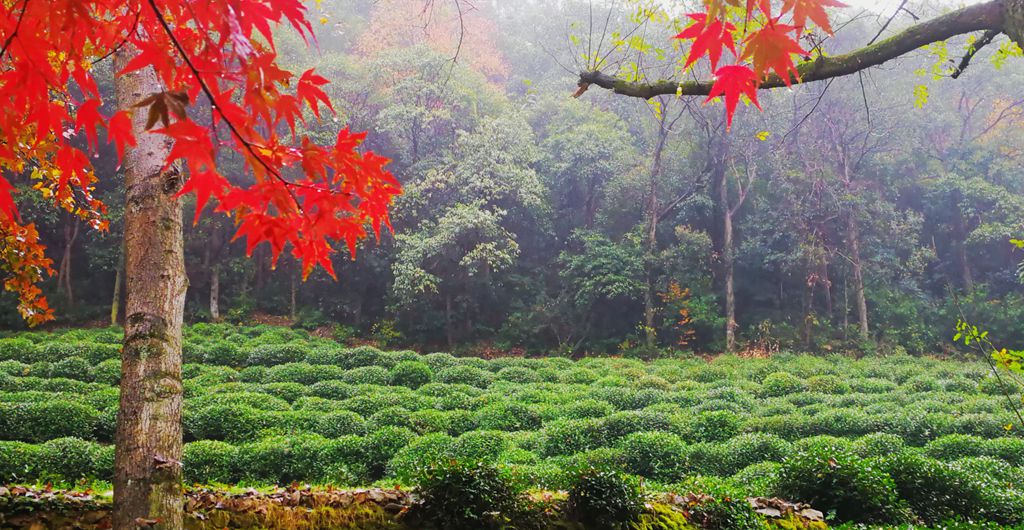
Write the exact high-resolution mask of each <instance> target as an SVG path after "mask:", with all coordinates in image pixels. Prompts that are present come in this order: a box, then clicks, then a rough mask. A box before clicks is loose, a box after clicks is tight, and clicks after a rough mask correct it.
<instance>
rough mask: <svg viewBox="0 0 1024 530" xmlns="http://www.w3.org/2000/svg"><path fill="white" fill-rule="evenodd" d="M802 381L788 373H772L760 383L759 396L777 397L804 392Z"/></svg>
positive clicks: (804, 387) (804, 386)
mask: <svg viewBox="0 0 1024 530" xmlns="http://www.w3.org/2000/svg"><path fill="white" fill-rule="evenodd" d="M806 388H807V387H806V385H804V381H803V380H802V379H800V378H799V377H797V376H795V375H793V374H791V373H789V372H774V373H771V374H768V375H767V376H765V378H764V380H763V381H762V382H761V391H760V394H761V395H762V396H764V397H779V396H786V395H789V394H795V393H797V392H803V391H804V390H806Z"/></svg>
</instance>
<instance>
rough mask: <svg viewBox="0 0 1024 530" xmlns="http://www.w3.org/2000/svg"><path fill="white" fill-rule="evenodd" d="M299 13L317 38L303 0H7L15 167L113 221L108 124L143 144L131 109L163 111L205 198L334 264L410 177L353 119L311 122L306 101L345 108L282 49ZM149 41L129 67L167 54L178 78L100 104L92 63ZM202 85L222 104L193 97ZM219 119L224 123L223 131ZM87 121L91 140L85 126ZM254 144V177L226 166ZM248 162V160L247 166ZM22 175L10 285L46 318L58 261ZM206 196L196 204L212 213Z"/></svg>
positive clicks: (4, 192) (253, 228)
mask: <svg viewBox="0 0 1024 530" xmlns="http://www.w3.org/2000/svg"><path fill="white" fill-rule="evenodd" d="M276 24H288V25H290V26H292V27H293V28H294V29H295V30H296V31H298V32H299V33H300V34H301V35H302V36H303V38H305V39H307V42H308V41H309V40H311V39H312V38H313V34H312V28H311V26H310V23H309V21H308V20H307V12H306V7H305V5H304V4H303V3H302V1H301V0H207V1H202V2H195V1H190V0H129V1H123V0H12V1H9V2H3V3H2V4H0V42H2V47H0V167H2V168H3V169H4V170H5V171H6V173H7V174H26V173H29V172H31V175H32V178H33V181H34V187H35V189H37V190H39V191H40V192H42V193H43V194H44V196H45V197H47V198H50V199H52V200H53V201H54V202H55V204H56V205H57V206H59V207H62V208H64V209H66V210H67V211H69V212H71V213H73V214H75V215H78V216H80V217H82V218H83V219H86V220H88V221H89V222H90V223H91V224H92V225H93V226H94V227H95V228H100V229H102V228H104V227H105V221H104V220H103V213H104V207H103V205H102V204H101V203H100V202H99V201H98V200H96V199H95V198H94V197H93V196H92V190H93V186H94V184H95V182H96V175H95V174H94V173H93V170H92V165H91V163H90V157H89V155H88V154H87V151H88V150H92V149H95V148H96V145H97V143H98V141H99V133H98V131H99V129H100V128H103V129H105V130H106V137H107V140H108V142H111V143H114V144H115V145H116V148H117V151H118V154H119V156H123V155H124V151H125V149H126V148H128V147H131V146H133V145H135V137H134V136H133V132H132V128H131V119H130V113H131V112H138V111H147V112H149V117H150V119H149V125H150V127H152V126H155V125H156V124H157V123H160V124H161V125H162V126H161V127H160V128H159V129H154V130H153V131H152V132H153V133H159V134H163V135H166V136H168V137H170V138H172V139H174V147H173V151H172V153H171V155H170V157H169V159H168V160H167V161H166V163H167V164H168V165H170V164H172V163H175V162H176V161H179V160H180V161H181V162H182V164H183V166H184V167H187V168H188V175H189V179H188V181H187V182H186V183H185V186H184V188H183V189H182V193H186V192H195V193H196V195H197V198H198V206H199V209H200V210H201V209H202V207H203V206H204V205H205V204H206V203H207V201H209V200H210V199H211V198H212V199H213V200H215V201H216V202H217V206H216V209H217V211H220V212H225V213H228V214H230V215H232V216H234V218H235V220H236V222H237V223H238V232H237V236H236V237H242V236H244V237H246V238H247V240H248V247H249V250H250V251H251V250H252V248H253V247H255V246H256V245H258V244H259V243H262V242H267V243H269V244H270V246H271V248H272V249H273V255H274V259H275V260H276V259H277V257H278V256H279V255H280V253H281V252H282V251H283V250H284V248H285V247H286V246H288V245H290V246H291V249H292V253H293V255H294V256H295V257H296V258H297V259H299V260H301V261H302V264H303V271H304V274H307V275H308V274H309V272H311V271H312V269H313V268H314V267H315V266H316V265H320V266H322V267H324V268H325V269H326V270H327V271H328V272H329V273H331V274H332V275H333V267H332V265H331V260H330V256H331V254H332V253H333V252H334V250H335V249H334V244H335V242H340V241H344V242H345V244H346V245H347V246H348V247H349V249H350V251H351V252H355V246H356V243H357V242H358V241H359V240H360V239H361V238H364V237H366V236H367V227H368V226H369V227H371V228H372V229H373V230H374V231H375V232H376V233H378V234H379V231H380V227H381V225H388V212H387V208H388V206H389V205H390V203H391V201H392V198H393V197H394V196H395V195H397V194H398V193H400V187H399V184H398V182H397V181H396V180H395V178H394V177H393V176H392V175H391V174H390V173H389V172H388V171H387V170H386V169H385V166H386V164H387V163H388V160H387V159H385V158H383V157H380V156H378V155H375V154H374V153H372V152H365V153H363V152H360V151H359V150H358V146H359V143H360V142H361V140H362V139H363V138H364V136H365V134H353V133H351V132H349V131H348V130H343V131H341V133H340V134H338V136H337V140H336V141H335V143H334V144H333V145H326V146H322V145H317V144H316V143H315V142H314V141H312V140H311V139H310V138H309V137H307V136H305V135H303V134H300V133H297V132H296V127H297V124H299V123H301V122H304V121H305V117H304V112H306V111H307V110H308V111H309V112H311V113H312V115H313V116H315V117H317V118H319V117H320V115H321V111H322V110H323V108H324V107H326V108H327V109H328V110H331V111H333V109H332V108H331V103H330V100H329V99H328V98H327V95H326V94H325V93H324V91H323V89H322V87H323V85H324V84H325V83H327V80H326V79H324V78H323V77H321V76H319V75H317V74H316V73H315V72H313V71H312V70H309V71H306V72H304V73H302V74H301V75H299V76H295V75H293V74H292V73H291V72H288V71H286V70H284V69H282V68H281V67H279V66H278V64H277V57H276V53H275V47H274V39H273V34H272V27H273V26H274V25H276ZM125 46H131V47H134V48H135V49H137V50H138V53H137V54H136V55H135V57H134V58H132V59H131V60H130V62H129V63H128V64H127V66H126V68H125V69H124V71H123V72H118V74H123V73H125V72H130V71H134V70H138V69H142V68H153V69H154V70H155V72H156V74H157V77H158V78H159V80H160V81H161V83H162V85H163V91H162V92H160V93H157V94H151V95H149V96H148V97H147V98H145V99H144V100H143V101H142V102H139V104H138V105H137V106H136V108H133V109H120V110H118V111H117V112H116V113H114V114H113V116H104V115H103V113H102V112H101V104H102V101H101V99H100V93H99V89H98V87H97V83H96V80H95V79H94V77H93V65H94V64H95V63H96V62H97V61H99V60H103V59H105V58H107V57H109V56H110V55H111V54H113V53H115V52H116V51H117V50H119V49H122V48H123V47H125ZM200 98H202V99H205V100H207V103H209V104H211V108H212V112H211V114H212V119H208V122H209V123H202V124H201V123H200V122H198V121H197V120H196V119H194V118H193V117H192V116H190V115H189V113H188V112H187V107H188V106H189V104H190V103H191V102H195V101H197V100H199V99H200ZM218 129H219V130H220V132H221V134H219V135H218V134H217V132H218ZM79 130H82V131H84V134H85V138H86V140H87V144H88V147H83V146H82V142H79V141H77V140H76V135H77V132H78V131H79ZM222 150H229V151H234V152H236V153H238V154H240V155H241V157H242V159H243V160H245V173H247V174H248V175H251V177H249V178H248V179H245V180H248V181H249V182H250V183H249V184H240V183H239V182H240V181H242V180H243V179H239V178H231V177H232V175H227V174H224V173H223V172H222V171H221V169H220V168H219V167H218V164H217V159H218V156H217V155H218V153H219V152H220V151H222ZM235 177H237V176H235ZM12 191H13V188H12V186H11V184H10V182H9V181H8V180H6V179H5V178H3V177H0V238H2V243H0V244H2V248H0V260H2V263H3V264H2V266H3V267H4V268H5V269H6V272H7V274H8V279H7V281H6V282H5V288H6V289H8V290H10V291H14V292H16V293H17V294H18V295H19V297H20V305H19V309H20V310H21V312H22V314H23V315H24V316H25V317H26V319H27V320H28V321H29V322H30V323H31V324H37V323H40V322H43V321H45V320H47V319H49V318H52V311H51V310H50V309H49V308H48V307H47V304H46V299H45V298H44V297H42V296H41V294H40V292H39V290H38V288H37V287H36V285H35V284H36V283H37V282H38V281H39V280H40V279H42V278H43V277H45V276H46V275H48V274H51V273H52V270H51V269H50V264H51V262H50V260H48V259H47V258H45V256H44V255H43V252H42V248H41V247H40V245H39V242H38V240H37V237H36V231H35V229H34V227H33V226H32V225H31V224H25V223H23V222H22V220H21V218H20V217H19V214H18V210H17V207H16V205H15V202H14V200H13V198H12V196H11V193H12ZM198 215H199V212H198V211H197V216H198Z"/></svg>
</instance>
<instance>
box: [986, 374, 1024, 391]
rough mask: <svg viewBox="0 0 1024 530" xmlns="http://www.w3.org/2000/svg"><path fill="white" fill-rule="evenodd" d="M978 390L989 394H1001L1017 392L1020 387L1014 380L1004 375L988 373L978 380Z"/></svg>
mask: <svg viewBox="0 0 1024 530" xmlns="http://www.w3.org/2000/svg"><path fill="white" fill-rule="evenodd" d="M978 391H979V392H981V393H982V394H988V395H990V396H1002V395H1004V394H1010V395H1013V394H1018V393H1020V391H1021V388H1020V385H1019V384H1017V382H1016V381H1014V380H1013V379H1010V378H1009V377H1007V376H1006V375H1001V376H1000V377H996V376H995V375H989V376H986V377H985V378H984V379H982V380H981V381H978Z"/></svg>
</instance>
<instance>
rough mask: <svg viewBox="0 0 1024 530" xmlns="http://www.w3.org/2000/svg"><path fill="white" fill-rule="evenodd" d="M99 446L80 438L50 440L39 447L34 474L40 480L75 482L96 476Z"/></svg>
mask: <svg viewBox="0 0 1024 530" xmlns="http://www.w3.org/2000/svg"><path fill="white" fill-rule="evenodd" d="M99 452H100V446H99V444H97V443H95V442H90V441H87V440H83V439H81V438H74V437H66V438H57V439H55V440H50V441H48V442H46V443H44V444H43V445H41V446H40V447H39V455H38V461H37V465H36V475H37V476H38V478H40V479H42V480H54V481H66V482H75V481H77V480H79V479H94V478H99V477H97V474H98V473H97V467H98V466H97V464H98V463H99V462H100V460H99V456H100V454H99Z"/></svg>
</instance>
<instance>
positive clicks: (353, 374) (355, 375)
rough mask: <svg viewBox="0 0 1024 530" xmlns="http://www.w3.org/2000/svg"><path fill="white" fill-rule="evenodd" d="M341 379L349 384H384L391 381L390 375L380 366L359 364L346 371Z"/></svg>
mask: <svg viewBox="0 0 1024 530" xmlns="http://www.w3.org/2000/svg"><path fill="white" fill-rule="evenodd" d="M341 380H342V381H344V382H346V383H349V384H351V385H379V386H386V385H387V384H388V383H389V382H390V381H391V375H390V374H389V373H388V370H387V369H386V368H384V367H382V366H361V367H359V368H352V369H350V370H348V371H346V372H345V374H344V375H343V376H342V377H341Z"/></svg>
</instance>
